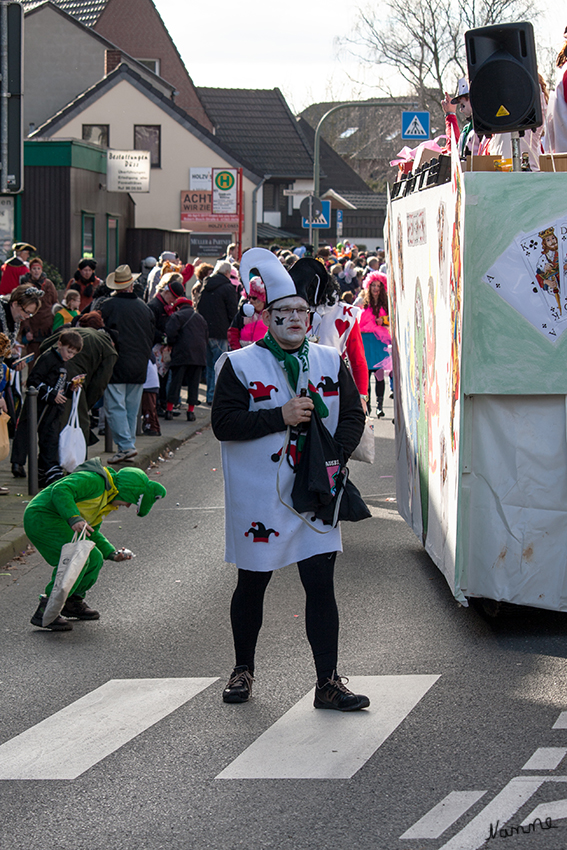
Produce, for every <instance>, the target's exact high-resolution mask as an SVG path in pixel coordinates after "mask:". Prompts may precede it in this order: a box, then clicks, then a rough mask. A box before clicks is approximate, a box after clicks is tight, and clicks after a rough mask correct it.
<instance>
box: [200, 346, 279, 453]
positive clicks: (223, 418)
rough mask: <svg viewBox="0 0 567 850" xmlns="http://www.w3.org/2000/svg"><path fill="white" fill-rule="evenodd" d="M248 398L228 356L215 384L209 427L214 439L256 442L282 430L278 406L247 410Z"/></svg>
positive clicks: (248, 405)
mask: <svg viewBox="0 0 567 850" xmlns="http://www.w3.org/2000/svg"><path fill="white" fill-rule="evenodd" d="M249 407H250V395H249V393H248V390H247V389H246V387H245V386H243V384H241V383H240V381H239V380H238V378H237V377H236V375H235V373H234V369H233V367H232V363H231V362H230V358H228V357H227V359H226V361H225V363H224V366H223V367H222V369H221V370H220V374H219V376H218V379H217V382H216V385H215V397H214V399H213V408H212V411H211V424H212V426H213V433H214V435H215V437H216V438H217V440H223V441H227V440H258V439H260V437H265V436H266V434H273V433H274V432H275V431H285V430H286V424H285V422H284V420H283V416H282V409H281V407H274V408H272V409H270V410H249Z"/></svg>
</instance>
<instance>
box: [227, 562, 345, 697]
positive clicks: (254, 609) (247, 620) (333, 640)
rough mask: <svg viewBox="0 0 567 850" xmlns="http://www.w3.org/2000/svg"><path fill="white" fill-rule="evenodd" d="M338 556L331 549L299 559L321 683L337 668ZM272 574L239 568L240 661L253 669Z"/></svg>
mask: <svg viewBox="0 0 567 850" xmlns="http://www.w3.org/2000/svg"><path fill="white" fill-rule="evenodd" d="M336 556H337V553H336V552H328V553H325V554H323V555H314V556H313V557H312V558H306V560H304V561H298V563H297V566H298V569H299V576H300V578H301V583H302V584H303V587H304V589H305V597H306V598H305V630H306V632H307V639H308V640H309V643H310V645H311V649H312V651H313V658H314V660H315V669H316V671H317V680H318V681H319V684H324V682H326V681H327V679H329V678H331V677H332V675H333V673H334V671H335V670H336V668H337V653H338V641H339V612H338V609H337V603H336V601H335V590H334V584H333V574H334V569H335V559H336ZM271 577H272V573H271V572H265V573H264V572H253V571H252V570H238V583H237V585H236V589H235V591H234V594H233V597H232V602H231V605H230V620H231V624H232V634H233V637H234V648H235V652H236V665H237V666H239V665H241V664H246V665H247V666H248V668H249V669H250V670H251V671H252V672H254V653H255V650H256V641H257V640H258V634H259V632H260V629H261V627H262V614H263V607H264V594H265V592H266V588H267V586H268V584H269V582H270V579H271Z"/></svg>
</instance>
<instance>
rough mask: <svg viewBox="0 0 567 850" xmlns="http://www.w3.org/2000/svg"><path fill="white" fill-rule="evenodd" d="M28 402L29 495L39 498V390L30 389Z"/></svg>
mask: <svg viewBox="0 0 567 850" xmlns="http://www.w3.org/2000/svg"><path fill="white" fill-rule="evenodd" d="M27 400H28V427H29V430H28V495H29V496H37V494H38V493H39V483H38V478H37V390H36V388H35V387H30V388H29V390H28V392H27Z"/></svg>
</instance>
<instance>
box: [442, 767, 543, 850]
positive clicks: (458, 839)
mask: <svg viewBox="0 0 567 850" xmlns="http://www.w3.org/2000/svg"><path fill="white" fill-rule="evenodd" d="M547 779H548V777H547V776H516V777H514V779H512V780H510V782H509V783H508V784H507V785H506V786H505V787H504V788H503V789H502V791H501V792H500V793H499V794H497V795H496V797H495V798H494V799H493V800H492V802H490V803H489V804H488V805H487V806H485V807H484V809H483V810H482V811H481V812H480V813H479V814H478V815H477V816H476V817H475V818H473V819H472V821H470V823H468V824H467V825H466V826H465V827H464V829H461V831H460V832H458V833H457V834H456V835H454V836H453V838H451V839H450V840H449V841H447V843H446V844H443V846H442V847H440V848H439V850H478V848H480V847H482V845H483V844H484V843H485V841H486V840H487V839H488V836H489V834H490V826H491V825H494V827H496V823H497V822H499V824H500V827H503V826H504V824H505V823H506V822H507V821H508V820H510V818H511V817H512V816H513V815H515V814H516V812H517V811H518V809H520V808H521V807H522V806H523V805H524V803H525V802H526V801H527V800H529V799H530V797H532V796H533V795H534V794H535V793H536V791H537V790H538V788H540V787H541V785H543V783H544V782H545V781H546V780H547Z"/></svg>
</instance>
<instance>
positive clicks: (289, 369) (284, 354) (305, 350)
mask: <svg viewBox="0 0 567 850" xmlns="http://www.w3.org/2000/svg"><path fill="white" fill-rule="evenodd" d="M264 342H265V343H266V345H267V347H268V348H269V349H270V351H271V352H272V354H273V355H274V357H275V358H276V360H279V361H280V363H283V367H284V369H285V371H286V374H287V378H288V381H289V384H290V386H291V388H292V389H293V390H295V391H297V383H298V381H299V367H300V365H301V371H302V372H309V343H308V342H307V340H306V339H304V340H303V342H302V344H301V348H300V349H299V350H298V351H296V352H295V354H290V353H289V351H284V349H283V348H282V347H281V346H280V345H279V344H278V343H277V342H276V340H275V339H274V337H273V336H272V334H271V333H270V331H268V333H267V334H266V336H265V337H264ZM307 392H308V393H309V397H310V399H311V401H312V402H313V404H314V406H315V409H316V410H317V413H318V414H319V416H320V417H321V419H325V417H327V416H328V415H329V408H328V407H327V405H326V404H325V402H324V401H323V399H322V398H321V396H320V395H319V393H318V392H317V390H316V389H315V388H314V387H313V385H312V384H311V382H309V384H308V387H307Z"/></svg>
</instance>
